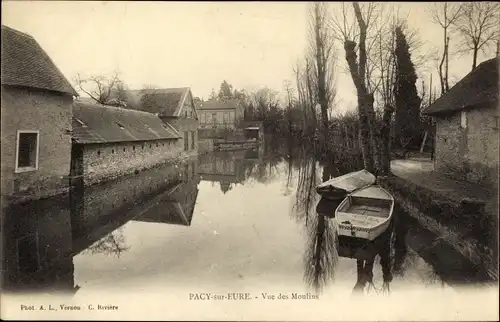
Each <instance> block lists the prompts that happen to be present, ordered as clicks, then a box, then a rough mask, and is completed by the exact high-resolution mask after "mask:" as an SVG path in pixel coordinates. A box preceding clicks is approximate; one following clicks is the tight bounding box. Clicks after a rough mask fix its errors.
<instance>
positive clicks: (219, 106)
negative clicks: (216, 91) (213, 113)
mask: <svg viewBox="0 0 500 322" xmlns="http://www.w3.org/2000/svg"><path fill="white" fill-rule="evenodd" d="M238 103H239V100H237V99H230V100H227V101H218V100H209V101H205V102H201V103H198V104H197V105H196V109H197V110H200V111H202V110H234V109H236V107H237V106H238Z"/></svg>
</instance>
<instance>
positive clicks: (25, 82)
mask: <svg viewBox="0 0 500 322" xmlns="http://www.w3.org/2000/svg"><path fill="white" fill-rule="evenodd" d="M2 85H12V86H24V87H31V88H37V89H44V90H49V91H54V92H60V93H66V94H70V95H74V96H78V93H77V92H76V91H75V89H74V88H73V86H71V84H70V83H69V81H68V80H67V79H66V77H64V75H63V73H62V72H61V71H60V70H59V68H57V66H56V65H55V64H54V62H53V61H52V59H50V57H49V55H48V54H47V53H46V52H45V50H43V48H42V47H41V46H40V45H39V44H38V42H37V41H36V40H35V39H34V38H33V37H32V36H30V35H28V34H25V33H22V32H20V31H17V30H15V29H12V28H10V27H7V26H4V25H2Z"/></svg>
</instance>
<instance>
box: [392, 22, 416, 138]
mask: <svg viewBox="0 0 500 322" xmlns="http://www.w3.org/2000/svg"><path fill="white" fill-rule="evenodd" d="M395 33H396V48H395V57H396V79H395V83H394V97H395V103H396V113H395V124H394V128H395V131H394V132H395V133H394V136H395V138H396V139H397V141H398V143H399V145H400V146H401V147H406V146H407V145H408V144H409V143H410V142H411V141H412V140H413V139H415V138H419V137H420V103H421V99H420V97H418V93H417V87H416V81H417V75H416V72H415V67H414V65H413V62H412V61H411V54H410V46H409V44H408V42H407V41H406V36H405V34H404V32H403V29H402V28H401V27H400V26H398V27H396V30H395Z"/></svg>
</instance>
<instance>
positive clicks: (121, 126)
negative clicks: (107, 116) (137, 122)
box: [115, 122, 125, 130]
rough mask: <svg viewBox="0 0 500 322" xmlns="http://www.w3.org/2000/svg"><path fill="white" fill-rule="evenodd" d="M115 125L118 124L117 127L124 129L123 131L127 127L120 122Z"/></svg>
mask: <svg viewBox="0 0 500 322" xmlns="http://www.w3.org/2000/svg"><path fill="white" fill-rule="evenodd" d="M115 123H116V125H118V127H120V129H122V130H124V129H125V127H124V126H123V125H121V124H120V123H118V122H115Z"/></svg>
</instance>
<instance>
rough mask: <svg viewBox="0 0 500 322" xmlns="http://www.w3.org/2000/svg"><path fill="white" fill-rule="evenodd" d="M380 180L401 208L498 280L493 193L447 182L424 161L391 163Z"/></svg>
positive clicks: (485, 189) (452, 181)
mask: <svg viewBox="0 0 500 322" xmlns="http://www.w3.org/2000/svg"><path fill="white" fill-rule="evenodd" d="M391 170H392V173H393V175H391V176H388V177H382V178H379V184H380V185H382V186H383V187H384V188H386V189H387V190H388V191H390V192H391V193H392V194H393V196H394V198H395V199H396V200H397V201H398V203H399V204H400V205H401V206H402V208H403V209H404V210H405V211H406V212H407V213H408V214H409V215H410V216H411V217H413V218H414V219H416V220H417V221H418V223H419V224H420V225H421V226H422V227H424V228H426V229H428V230H429V231H430V232H432V233H434V234H435V235H437V236H439V237H438V239H439V240H437V241H436V242H443V241H444V242H445V243H447V244H448V245H450V246H451V247H453V249H455V250H456V251H458V252H459V253H460V254H461V255H462V256H464V257H465V258H467V259H468V260H470V261H471V262H472V263H473V264H474V265H475V266H477V268H478V269H480V270H481V269H482V270H484V271H486V273H487V275H488V276H489V278H490V279H492V280H498V245H497V229H496V228H497V226H498V216H497V214H498V198H496V201H495V193H494V191H492V189H487V188H485V187H481V186H476V185H472V184H468V183H467V184H465V183H463V182H457V181H454V180H451V179H449V178H446V177H444V176H442V175H440V174H439V173H436V172H435V171H434V170H433V167H432V163H431V162H430V161H429V160H424V159H410V160H394V161H393V162H392V163H391Z"/></svg>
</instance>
